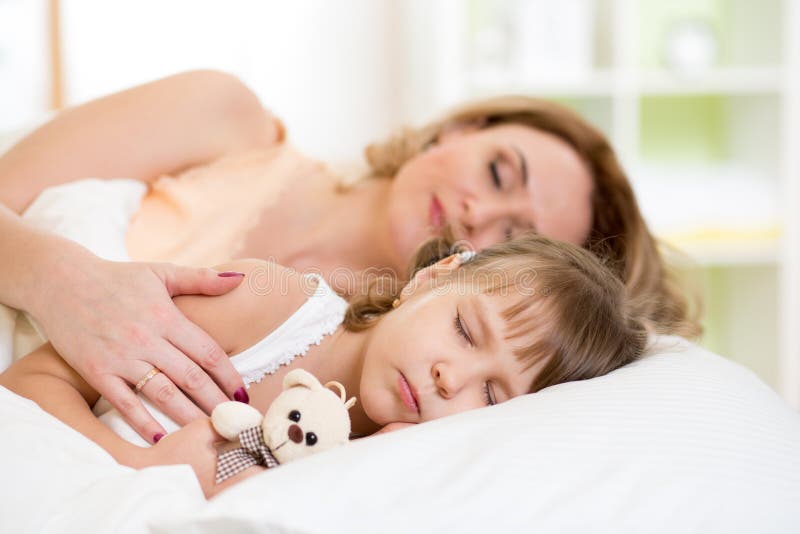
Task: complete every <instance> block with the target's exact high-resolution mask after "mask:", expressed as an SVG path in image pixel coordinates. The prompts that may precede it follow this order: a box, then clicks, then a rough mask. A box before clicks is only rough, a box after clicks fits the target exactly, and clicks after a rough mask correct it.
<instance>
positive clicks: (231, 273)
mask: <svg viewBox="0 0 800 534" xmlns="http://www.w3.org/2000/svg"><path fill="white" fill-rule="evenodd" d="M217 276H221V277H222V278H231V277H233V276H244V273H240V272H237V271H225V272H224V273H219V274H218V275H217Z"/></svg>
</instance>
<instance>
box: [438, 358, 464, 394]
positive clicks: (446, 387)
mask: <svg viewBox="0 0 800 534" xmlns="http://www.w3.org/2000/svg"><path fill="white" fill-rule="evenodd" d="M431 374H432V375H433V381H434V383H435V384H436V389H437V391H438V392H439V394H440V395H441V396H442V397H444V398H445V399H451V398H453V396H454V395H455V394H456V393H458V390H459V388H460V387H461V380H460V379H459V376H458V372H457V370H456V369H455V368H454V367H453V366H452V365H451V366H448V365H446V364H444V363H437V364H434V366H433V367H432V368H431Z"/></svg>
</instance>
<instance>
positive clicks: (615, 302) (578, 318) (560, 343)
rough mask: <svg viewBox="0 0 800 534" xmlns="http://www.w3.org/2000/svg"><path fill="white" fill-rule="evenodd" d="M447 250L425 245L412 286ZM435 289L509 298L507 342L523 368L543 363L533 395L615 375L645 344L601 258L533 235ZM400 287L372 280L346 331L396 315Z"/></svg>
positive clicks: (484, 254) (356, 301) (498, 248)
mask: <svg viewBox="0 0 800 534" xmlns="http://www.w3.org/2000/svg"><path fill="white" fill-rule="evenodd" d="M451 243H452V236H446V237H440V238H433V239H430V240H428V241H426V242H425V243H424V244H423V245H422V246H421V247H420V248H419V249H418V250H417V252H416V254H415V255H414V258H413V260H412V262H411V265H410V266H409V270H408V272H409V273H411V274H410V275H409V279H411V278H413V275H414V273H416V272H417V271H418V270H420V269H422V268H423V267H427V266H429V265H432V264H434V263H435V262H436V261H438V260H439V259H442V258H445V257H447V256H448V255H450V254H451V253H454V252H457V251H458V249H457V248H454V247H452V246H451ZM435 283H436V284H437V285H439V284H447V283H455V284H458V287H459V288H462V287H468V288H469V287H471V288H473V290H475V291H478V292H481V293H484V294H489V295H506V294H508V295H510V296H509V298H510V300H511V301H512V303H511V304H510V305H509V306H507V307H506V308H505V309H504V310H503V312H502V314H501V316H502V318H503V320H504V321H505V323H506V329H505V333H506V338H507V339H516V338H523V337H524V338H525V339H528V343H527V344H524V345H521V346H519V347H518V348H517V349H516V351H515V353H516V356H517V358H518V359H519V360H520V361H522V362H525V364H526V365H527V366H528V367H530V366H532V365H534V364H536V363H538V362H542V368H541V370H540V372H539V373H538V374H537V377H536V379H535V380H534V383H533V384H532V386H531V392H534V391H538V390H540V389H542V388H546V387H548V386H551V385H554V384H560V383H562V382H569V381H573V380H584V379H587V378H593V377H595V376H600V375H603V374H605V373H608V372H610V371H613V370H614V369H617V368H618V367H621V366H623V365H625V364H627V363H630V362H632V361H634V360H635V359H636V358H638V357H639V356H640V355H641V354H642V352H643V351H644V349H645V346H646V343H647V329H646V327H645V324H644V323H643V321H641V320H639V319H638V318H637V316H636V314H635V312H634V310H633V309H632V306H631V304H630V302H629V301H628V299H627V298H626V295H625V293H626V291H625V287H624V286H623V284H622V282H621V281H620V280H619V279H618V278H617V277H616V276H615V275H614V273H612V272H611V271H610V270H609V269H607V268H606V267H605V266H604V265H603V264H602V263H601V261H600V259H599V258H597V257H596V256H595V255H593V254H592V253H591V252H589V251H587V250H585V249H582V248H580V247H577V246H574V245H570V244H567V243H561V242H558V241H554V240H551V239H548V238H546V237H543V236H540V235H537V234H535V233H533V232H528V233H527V234H524V235H522V236H520V237H517V238H515V239H513V240H511V241H504V242H502V243H497V244H495V245H492V246H490V247H488V248H486V249H484V250H482V251H481V252H479V253H478V254H477V255H476V256H475V257H474V258H473V259H472V260H471V261H469V262H467V263H465V264H463V265H461V266H460V267H458V268H457V269H455V270H454V271H453V272H451V273H449V274H445V275H441V276H440V277H438V278H437V279H436V280H435ZM463 284H466V285H463ZM401 286H402V285H400V284H387V283H386V280H381V279H373V280H372V281H371V282H370V283H369V286H368V289H367V291H366V292H365V293H362V294H358V295H356V296H354V297H353V298H351V300H350V305H349V307H348V309H347V312H346V313H345V318H344V323H343V326H344V328H345V329H346V330H349V331H352V332H358V331H362V330H365V329H367V328H370V327H371V326H373V325H374V324H375V323H376V322H377V321H379V320H380V318H381V317H382V316H383V315H384V314H386V313H388V312H390V311H391V310H392V309H393V302H394V300H395V299H396V298H397V297H398V296H399V295H400V292H401V291H402V287H401ZM387 288H388V289H387ZM531 340H532V341H531Z"/></svg>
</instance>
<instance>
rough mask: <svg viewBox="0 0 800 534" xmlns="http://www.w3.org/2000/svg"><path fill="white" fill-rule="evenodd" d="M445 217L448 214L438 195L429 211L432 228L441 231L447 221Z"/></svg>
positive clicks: (434, 197) (434, 196) (432, 200)
mask: <svg viewBox="0 0 800 534" xmlns="http://www.w3.org/2000/svg"><path fill="white" fill-rule="evenodd" d="M445 215H446V213H445V211H444V207H443V206H442V203H441V202H439V199H438V198H436V195H433V198H432V199H431V205H430V208H429V209H428V218H429V219H430V223H431V226H433V228H434V229H436V230H440V229H441V228H442V227H443V226H444V223H445V220H446V219H445Z"/></svg>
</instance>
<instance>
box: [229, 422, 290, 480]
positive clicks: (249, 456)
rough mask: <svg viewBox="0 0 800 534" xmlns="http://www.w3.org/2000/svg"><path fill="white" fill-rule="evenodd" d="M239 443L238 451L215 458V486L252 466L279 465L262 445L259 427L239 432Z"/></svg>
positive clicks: (267, 466) (267, 448)
mask: <svg viewBox="0 0 800 534" xmlns="http://www.w3.org/2000/svg"><path fill="white" fill-rule="evenodd" d="M239 443H241V444H242V446H241V447H239V448H238V449H233V450H230V451H227V452H223V453H222V454H220V455H219V456H218V457H217V484H219V483H220V482H222V481H223V480H225V479H226V478H229V477H232V476H233V475H235V474H236V473H239V472H240V471H244V470H245V469H247V468H248V467H251V466H254V465H263V466H264V467H266V468H270V467H276V466H277V465H278V464H279V462H278V460H276V459H275V457H274V456H272V452H270V450H269V447H267V444H266V443H264V434H263V433H262V431H261V427H260V426H254V427H251V428H248V429H247V430H243V431H242V432H240V433H239Z"/></svg>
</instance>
